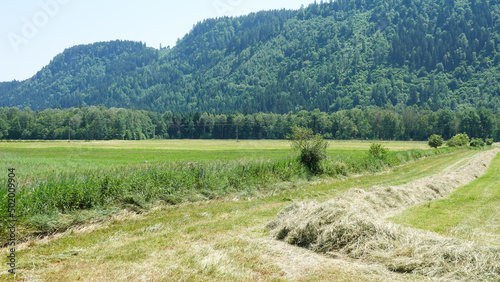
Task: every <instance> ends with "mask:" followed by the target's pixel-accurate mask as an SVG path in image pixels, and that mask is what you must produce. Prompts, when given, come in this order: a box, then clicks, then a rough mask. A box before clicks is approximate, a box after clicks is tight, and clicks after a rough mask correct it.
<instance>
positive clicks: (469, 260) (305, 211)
mask: <svg viewBox="0 0 500 282" xmlns="http://www.w3.org/2000/svg"><path fill="white" fill-rule="evenodd" d="M498 151H499V150H498V149H496V150H491V151H487V152H484V153H481V154H478V155H477V156H476V157H474V158H473V159H472V160H471V161H469V162H468V163H467V164H465V165H463V166H461V167H459V168H458V169H455V168H454V170H452V169H451V168H450V169H447V170H445V171H444V172H443V173H441V174H440V175H436V176H431V177H426V178H423V179H421V180H416V181H413V182H410V183H408V184H405V185H400V186H394V187H387V188H385V187H376V188H373V189H371V190H370V191H364V190H360V189H354V190H351V191H349V192H347V193H345V194H344V195H341V196H338V197H336V198H334V199H332V200H329V201H327V202H325V203H322V204H317V203H316V202H302V203H298V204H295V205H292V206H290V207H288V208H287V209H285V210H283V211H282V212H281V213H280V215H279V216H278V218H277V219H276V220H275V221H273V222H271V223H270V224H269V227H270V228H271V229H273V231H272V234H273V236H274V237H275V238H277V239H280V240H284V241H286V242H288V243H290V244H294V245H298V246H302V247H307V248H310V249H312V250H314V251H317V252H321V253H327V254H330V255H332V256H339V255H340V256H342V255H347V256H348V257H350V258H354V259H362V260H363V261H365V262H369V263H380V264H383V265H385V266H386V267H387V268H388V269H389V270H392V271H395V272H403V273H413V274H420V275H425V276H427V277H437V278H441V279H453V280H464V281H470V280H471V279H472V280H490V279H500V248H498V247H489V246H481V245H477V244H473V243H471V242H469V241H464V240H458V239H451V238H447V237H444V236H440V235H438V234H435V233H431V232H427V231H422V230H418V229H414V228H408V227H403V226H399V225H396V224H393V223H390V222H388V221H385V220H384V219H385V218H386V217H388V216H391V215H393V214H395V213H397V212H399V211H401V210H403V209H406V208H408V207H411V206H414V205H416V204H419V203H422V202H427V201H431V200H434V199H438V198H442V197H445V196H447V195H448V194H449V193H451V192H452V191H453V190H454V189H456V188H458V187H459V186H462V185H464V184H466V183H468V182H471V181H472V180H474V179H476V178H478V177H480V176H481V175H482V174H484V173H485V172H486V169H487V167H488V165H489V163H490V162H491V160H492V159H493V158H494V157H495V156H496V154H497V153H498Z"/></svg>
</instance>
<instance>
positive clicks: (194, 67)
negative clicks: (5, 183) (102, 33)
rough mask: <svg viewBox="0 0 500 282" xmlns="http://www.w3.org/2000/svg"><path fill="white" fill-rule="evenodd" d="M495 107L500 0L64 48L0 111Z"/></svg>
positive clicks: (456, 0) (416, 1) (326, 8)
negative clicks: (150, 43)
mask: <svg viewBox="0 0 500 282" xmlns="http://www.w3.org/2000/svg"><path fill="white" fill-rule="evenodd" d="M101 104H102V105H104V106H106V107H124V108H131V107H134V108H136V109H145V110H152V111H159V112H164V111H166V110H170V111H173V112H215V113H232V112H236V111H238V112H241V113H254V112H259V111H262V112H274V113H286V112H289V111H298V110H302V109H305V110H313V109H320V110H321V111H325V112H334V111H338V110H342V109H350V108H355V107H360V108H365V107H368V106H371V105H375V106H380V107H384V106H387V105H393V106H395V108H396V109H403V108H405V107H406V106H413V105H416V106H421V107H422V108H425V109H430V110H438V109H441V108H449V109H451V110H458V111H461V110H464V109H468V108H472V107H473V108H479V107H486V108H492V109H493V110H494V111H496V112H498V110H499V109H500V0H411V1H410V0H337V1H334V2H329V3H322V4H313V5H310V6H308V7H307V8H303V9H300V10H297V11H290V10H280V11H268V12H259V13H253V14H250V15H248V16H242V17H237V18H227V17H226V18H219V19H209V20H205V21H204V22H201V23H198V24H197V25H195V26H194V28H193V30H192V31H191V32H190V33H189V34H187V35H186V36H185V37H184V38H183V39H181V40H179V42H178V43H177V45H176V46H175V47H173V48H171V49H170V48H163V49H161V50H157V49H153V48H148V47H146V46H145V45H144V44H142V43H135V42H123V41H115V42H108V43H96V44H92V45H85V46H76V47H73V48H69V49H67V50H66V51H64V52H63V53H62V54H60V55H58V56H56V57H55V58H54V59H53V61H52V62H51V63H50V64H49V65H48V66H47V67H45V68H43V69H42V70H41V71H40V72H38V73H37V74H36V75H35V76H34V77H32V78H31V79H28V80H26V81H23V82H9V83H1V84H0V106H2V107H12V106H17V107H18V108H23V107H26V106H29V107H30V108H31V109H33V110H35V109H45V108H56V107H62V108H69V107H73V106H80V105H83V106H87V105H101Z"/></svg>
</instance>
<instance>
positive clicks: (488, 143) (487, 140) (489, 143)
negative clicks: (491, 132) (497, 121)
mask: <svg viewBox="0 0 500 282" xmlns="http://www.w3.org/2000/svg"><path fill="white" fill-rule="evenodd" d="M486 145H488V146H491V145H493V138H488V139H486Z"/></svg>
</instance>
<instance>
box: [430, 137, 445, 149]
mask: <svg viewBox="0 0 500 282" xmlns="http://www.w3.org/2000/svg"><path fill="white" fill-rule="evenodd" d="M428 144H429V146H430V147H431V148H437V147H441V146H442V145H443V137H442V136H441V135H437V134H433V135H431V136H430V137H429V143H428Z"/></svg>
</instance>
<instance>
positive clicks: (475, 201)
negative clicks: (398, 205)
mask: <svg viewBox="0 0 500 282" xmlns="http://www.w3.org/2000/svg"><path fill="white" fill-rule="evenodd" d="M392 220H393V221H395V222H397V223H400V224H405V225H409V226H412V227H416V228H420V229H426V230H430V231H433V232H438V233H441V234H445V235H449V236H456V237H460V238H464V239H471V240H474V241H477V242H481V243H489V244H493V245H500V155H499V156H497V157H496V158H495V159H494V160H493V161H492V162H491V165H490V167H489V169H488V171H487V172H486V174H485V175H484V176H482V177H481V178H479V179H477V180H475V181H473V182H472V183H470V184H468V185H465V186H463V187H460V188H459V189H457V190H456V191H455V192H454V193H453V194H451V195H450V196H449V197H447V198H444V199H441V200H437V201H433V202H430V203H425V204H421V205H418V206H416V207H413V208H410V209H408V210H406V211H404V212H403V213H402V214H400V215H398V216H396V217H394V218H393V219H392Z"/></svg>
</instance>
